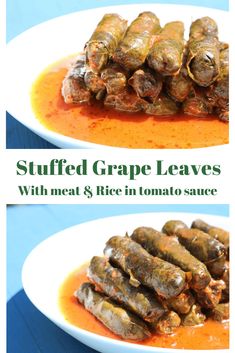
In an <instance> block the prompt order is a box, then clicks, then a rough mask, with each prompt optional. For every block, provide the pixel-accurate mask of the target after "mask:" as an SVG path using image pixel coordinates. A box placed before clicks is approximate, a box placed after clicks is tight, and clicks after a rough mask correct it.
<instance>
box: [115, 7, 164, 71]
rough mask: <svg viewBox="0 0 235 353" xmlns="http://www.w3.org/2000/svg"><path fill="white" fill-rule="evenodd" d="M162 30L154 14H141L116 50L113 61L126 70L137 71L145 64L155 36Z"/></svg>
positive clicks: (147, 12)
mask: <svg viewBox="0 0 235 353" xmlns="http://www.w3.org/2000/svg"><path fill="white" fill-rule="evenodd" d="M160 28H161V27H160V23H159V19H158V18H157V16H156V15H155V14H154V13H152V12H149V11H146V12H142V13H141V14H139V16H138V17H137V18H136V19H135V20H134V21H133V22H132V23H131V24H130V26H129V27H128V29H127V32H126V34H125V36H124V38H123V40H122V41H121V42H120V43H119V45H118V47H117V49H116V50H115V52H114V54H113V60H114V61H115V62H117V63H118V64H120V65H122V66H124V67H125V68H126V69H130V70H137V69H138V68H139V67H140V66H141V65H143V64H144V62H145V59H146V57H147V55H148V52H149V49H150V47H151V45H152V42H153V38H154V35H156V34H157V33H158V32H159V30H160Z"/></svg>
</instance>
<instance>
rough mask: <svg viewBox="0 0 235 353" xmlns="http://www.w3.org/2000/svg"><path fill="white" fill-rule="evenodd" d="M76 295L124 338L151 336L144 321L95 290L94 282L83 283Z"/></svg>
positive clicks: (98, 317)
mask: <svg viewBox="0 0 235 353" xmlns="http://www.w3.org/2000/svg"><path fill="white" fill-rule="evenodd" d="M76 297H77V298H78V300H79V302H80V303H81V304H83V305H84V307H85V308H86V309H87V310H88V311H89V312H90V313H92V314H93V315H94V316H95V317H96V318H97V319H98V320H100V321H101V322H102V323H103V324H104V325H105V326H106V327H108V328H109V329H110V331H112V332H113V333H115V334H117V335H119V336H121V337H122V338H124V339H130V340H135V341H141V340H143V339H145V338H147V337H150V336H151V333H150V331H149V329H148V327H147V326H146V324H145V323H144V321H142V320H141V319H139V318H138V317H137V316H135V315H134V314H131V313H130V312H128V311H127V310H125V309H123V308H122V307H121V306H119V305H117V304H115V303H114V302H112V301H111V300H110V299H109V298H108V297H107V296H105V295H104V294H102V293H100V292H97V291H95V286H94V285H93V284H91V283H83V284H82V285H81V287H80V288H79V289H78V291H77V292H76Z"/></svg>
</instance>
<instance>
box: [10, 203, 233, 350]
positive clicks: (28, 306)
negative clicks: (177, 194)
mask: <svg viewBox="0 0 235 353" xmlns="http://www.w3.org/2000/svg"><path fill="white" fill-rule="evenodd" d="M160 211H161V212H191V213H192V212H193V213H204V214H214V215H223V216H228V213H229V207H228V205H11V206H8V209H7V298H8V303H7V343H8V349H7V353H75V352H79V353H83V352H84V353H92V352H95V351H93V350H92V349H90V348H88V347H86V346H84V345H83V344H81V343H80V342H78V341H76V340H75V339H73V338H72V337H70V336H69V335H67V334H66V333H64V332H63V331H62V330H61V329H59V328H58V327H56V326H55V325H54V324H53V323H52V322H50V321H49V320H48V319H47V318H46V317H45V316H44V315H42V314H41V313H40V312H39V311H38V310H37V309H36V308H35V307H34V306H33V304H32V303H31V302H30V301H29V299H28V298H27V296H26V294H25V292H24V290H23V289H22V283H21V270H22V266H23V262H24V260H25V258H26V256H27V255H28V254H29V253H30V251H31V250H32V249H33V248H34V247H35V246H36V245H37V244H39V243H40V242H41V241H43V240H44V239H46V238H48V237H49V236H51V235H52V234H54V233H56V232H58V231H60V230H63V229H65V228H67V227H70V226H73V225H75V224H79V223H82V222H86V221H89V220H93V219H98V218H102V217H109V216H114V215H121V214H128V213H129V214H130V213H139V212H141V213H142V212H160ZM36 280H37V279H36V278H35V281H36Z"/></svg>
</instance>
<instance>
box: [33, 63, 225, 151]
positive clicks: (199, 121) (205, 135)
mask: <svg viewBox="0 0 235 353" xmlns="http://www.w3.org/2000/svg"><path fill="white" fill-rule="evenodd" d="M72 60H73V59H72V58H71V57H70V58H67V59H64V60H62V61H61V62H58V63H55V64H54V65H51V66H50V67H49V68H47V69H46V70H45V71H44V72H43V73H42V74H41V75H40V76H39V78H38V79H37V80H36V82H35V83H34V85H33V88H32V94H31V101H32V107H33V110H34V112H35V115H36V117H37V118H38V119H39V120H40V122H41V123H42V124H43V125H44V126H45V127H46V128H48V129H49V130H52V131H55V132H58V133H60V134H62V135H66V136H70V137H73V138H75V139H79V140H82V141H86V142H92V143H97V144H103V145H108V146H115V147H127V148H196V147H208V146H215V145H222V144H227V143H228V128H229V124H226V123H223V122H221V121H220V120H219V119H218V118H216V117H212V116H210V117H207V118H197V117H190V116H186V115H183V114H181V115H175V116H171V117H156V116H151V115H146V114H144V113H135V114H128V113H123V112H117V111H114V110H111V109H108V108H105V107H104V106H103V105H102V104H95V105H94V104H93V105H89V106H88V105H83V106H81V105H72V104H69V105H68V104H65V103H64V101H63V98H62V96H61V84H62V80H63V78H64V76H65V74H66V72H67V70H68V67H69V64H70V63H71V61H72Z"/></svg>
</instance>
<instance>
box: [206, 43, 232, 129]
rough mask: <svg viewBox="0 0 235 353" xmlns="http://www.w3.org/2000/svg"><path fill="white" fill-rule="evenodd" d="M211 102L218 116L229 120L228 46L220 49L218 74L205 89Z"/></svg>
mask: <svg viewBox="0 0 235 353" xmlns="http://www.w3.org/2000/svg"><path fill="white" fill-rule="evenodd" d="M206 95H207V98H208V100H209V101H210V102H211V104H212V105H213V106H214V107H215V112H216V114H217V115H218V116H219V118H220V119H221V120H223V121H225V122H228V120H229V48H228V47H227V48H225V49H223V50H221V51H220V75H219V77H218V79H217V80H216V82H214V83H213V84H212V85H211V86H210V87H208V89H207V91H206Z"/></svg>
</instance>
